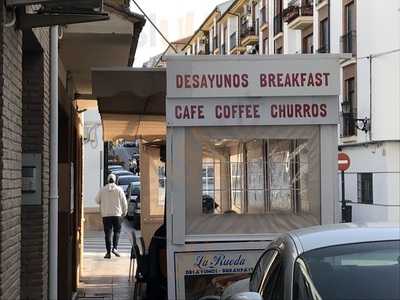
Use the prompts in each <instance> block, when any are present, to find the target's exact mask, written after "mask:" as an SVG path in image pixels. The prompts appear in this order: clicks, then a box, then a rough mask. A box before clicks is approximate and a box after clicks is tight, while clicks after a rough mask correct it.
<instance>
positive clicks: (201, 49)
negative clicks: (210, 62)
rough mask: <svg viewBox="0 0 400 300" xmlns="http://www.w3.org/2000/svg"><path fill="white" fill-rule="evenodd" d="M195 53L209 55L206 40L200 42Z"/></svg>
mask: <svg viewBox="0 0 400 300" xmlns="http://www.w3.org/2000/svg"><path fill="white" fill-rule="evenodd" d="M197 54H199V55H209V54H210V46H209V43H208V40H206V41H204V42H201V43H200V46H199V50H198V53H197Z"/></svg>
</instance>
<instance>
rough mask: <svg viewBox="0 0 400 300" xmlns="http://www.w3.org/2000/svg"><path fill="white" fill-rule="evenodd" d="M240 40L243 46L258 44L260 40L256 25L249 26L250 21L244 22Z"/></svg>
mask: <svg viewBox="0 0 400 300" xmlns="http://www.w3.org/2000/svg"><path fill="white" fill-rule="evenodd" d="M240 40H241V43H240V44H241V45H242V46H243V47H246V46H248V45H254V44H256V43H257V42H258V35H257V32H256V29H255V27H254V26H249V25H248V23H244V24H242V26H241V27H240Z"/></svg>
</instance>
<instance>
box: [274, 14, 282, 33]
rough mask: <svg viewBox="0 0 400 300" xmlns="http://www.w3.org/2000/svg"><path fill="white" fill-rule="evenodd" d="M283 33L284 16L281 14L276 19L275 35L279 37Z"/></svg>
mask: <svg viewBox="0 0 400 300" xmlns="http://www.w3.org/2000/svg"><path fill="white" fill-rule="evenodd" d="M281 32H283V19H282V15H281V14H279V15H276V16H275V17H274V35H277V34H279V33H281Z"/></svg>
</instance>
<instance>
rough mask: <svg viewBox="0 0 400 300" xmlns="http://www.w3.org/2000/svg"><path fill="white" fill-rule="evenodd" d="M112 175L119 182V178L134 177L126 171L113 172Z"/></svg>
mask: <svg viewBox="0 0 400 300" xmlns="http://www.w3.org/2000/svg"><path fill="white" fill-rule="evenodd" d="M112 173H113V174H114V175H115V176H116V177H117V181H118V178H119V177H121V176H133V173H132V172H130V171H127V170H124V169H122V170H116V171H112Z"/></svg>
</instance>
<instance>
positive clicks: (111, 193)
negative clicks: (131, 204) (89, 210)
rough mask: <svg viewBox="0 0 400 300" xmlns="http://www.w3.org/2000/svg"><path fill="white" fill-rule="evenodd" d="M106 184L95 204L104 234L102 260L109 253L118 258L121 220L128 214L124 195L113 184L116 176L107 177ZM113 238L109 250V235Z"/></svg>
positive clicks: (97, 196) (109, 255) (108, 256)
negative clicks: (104, 252) (104, 243)
mask: <svg viewBox="0 0 400 300" xmlns="http://www.w3.org/2000/svg"><path fill="white" fill-rule="evenodd" d="M107 181H108V184H107V185H106V186H104V187H103V188H102V189H101V190H100V191H99V192H98V193H97V195H96V202H97V204H99V205H100V212H101V216H102V217H103V226H104V234H105V241H106V249H107V253H106V255H105V256H104V258H108V259H110V258H111V251H112V253H114V255H115V256H117V257H120V255H119V253H118V250H117V248H118V241H119V235H120V233H121V223H122V218H123V217H124V216H125V215H126V213H127V212H128V203H127V201H126V198H125V193H124V191H123V190H122V188H120V187H119V186H117V185H116V184H115V182H116V176H115V175H114V174H110V175H108V178H107ZM113 231H114V236H113V248H112V250H111V235H112V232H113Z"/></svg>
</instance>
